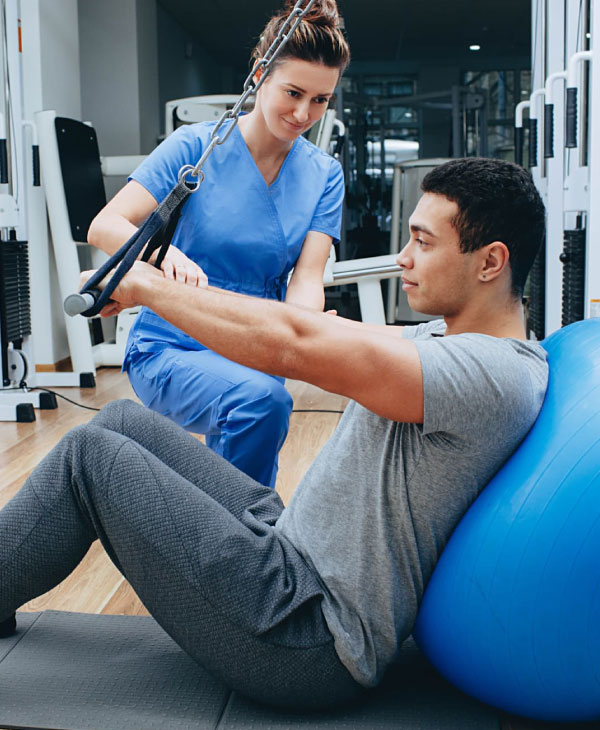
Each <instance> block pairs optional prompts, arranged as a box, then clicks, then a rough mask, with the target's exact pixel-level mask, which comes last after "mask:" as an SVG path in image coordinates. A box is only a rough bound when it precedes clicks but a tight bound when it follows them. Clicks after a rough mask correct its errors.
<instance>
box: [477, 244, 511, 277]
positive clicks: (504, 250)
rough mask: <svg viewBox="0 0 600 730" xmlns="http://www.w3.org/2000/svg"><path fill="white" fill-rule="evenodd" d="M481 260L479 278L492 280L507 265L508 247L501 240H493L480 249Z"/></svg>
mask: <svg viewBox="0 0 600 730" xmlns="http://www.w3.org/2000/svg"><path fill="white" fill-rule="evenodd" d="M481 253H482V261H481V269H480V271H479V278H480V279H481V280H483V281H492V280H493V279H495V278H496V277H498V276H499V275H500V274H501V273H502V272H503V271H504V270H505V269H506V267H507V266H508V262H509V258H510V254H509V251H508V247H507V246H506V244H505V243H502V241H493V242H492V243H488V245H487V246H484V247H483V248H482V249H481Z"/></svg>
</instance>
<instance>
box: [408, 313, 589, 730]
mask: <svg viewBox="0 0 600 730" xmlns="http://www.w3.org/2000/svg"><path fill="white" fill-rule="evenodd" d="M542 344H543V346H544V347H545V349H546V350H547V352H548V363H549V368H550V377H549V383H548V391H547V393H546V397H545V399H544V404H543V406H542V410H541V412H540V414H539V416H538V419H537V421H536V422H535V424H534V426H533V427H532V429H531V431H530V432H529V434H528V435H527V436H526V438H525V440H524V441H523V443H522V444H521V445H520V447H519V448H518V449H517V451H516V452H515V453H514V454H513V455H512V457H511V458H510V459H509V460H508V461H507V462H506V464H505V465H504V466H503V467H502V469H501V470H500V471H499V472H498V474H496V476H495V477H494V478H493V479H492V480H491V482H490V483H489V484H488V485H487V487H486V488H485V489H484V491H483V492H482V494H481V495H480V496H479V497H478V498H477V500H476V501H475V502H474V503H473V505H472V506H471V507H470V509H469V510H468V512H467V513H466V514H465V516H464V517H463V519H462V520H461V521H460V523H459V525H458V526H457V528H456V530H455V531H454V533H453V534H452V536H451V538H450V540H449V541H448V544H447V546H446V547H445V549H444V551H443V553H442V556H441V558H440V560H439V562H438V564H437V566H436V568H435V570H434V573H433V576H432V578H431V580H430V582H429V584H428V586H427V588H426V591H425V595H424V598H423V603H422V605H421V608H420V611H419V615H418V617H417V622H416V626H415V631H414V636H415V639H416V641H417V643H418V644H419V646H420V647H421V649H422V651H423V652H424V654H425V655H426V656H427V657H428V659H429V660H430V661H431V663H432V664H433V665H434V666H435V667H436V668H437V669H438V670H439V672H440V673H441V674H442V675H443V676H445V677H446V678H447V679H448V680H449V681H450V682H452V683H453V684H454V685H456V686H457V687H458V688H460V689H461V690H463V691H464V692H466V693H467V694H470V695H472V696H473V697H476V698H478V699H480V700H482V701H483V702H486V703H488V704H490V705H493V706H495V707H498V708H500V709H502V710H505V711H507V712H510V713H514V714H517V715H522V716H524V717H529V718H533V719H537V720H544V721H562V722H577V721H586V720H597V719H599V718H600V319H589V320H585V321H583V322H577V323H575V324H572V325H569V326H568V327H565V328H564V329H562V330H560V331H558V332H556V333H554V334H553V335H551V336H550V337H548V338H547V339H546V340H544V342H543V343H542Z"/></svg>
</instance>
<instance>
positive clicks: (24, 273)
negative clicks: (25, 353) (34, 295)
mask: <svg viewBox="0 0 600 730" xmlns="http://www.w3.org/2000/svg"><path fill="white" fill-rule="evenodd" d="M29 296H30V291H29V256H28V252H27V242H26V241H0V326H1V331H2V349H3V350H4V349H5V348H6V346H7V345H8V343H9V342H18V341H19V340H22V339H23V338H24V337H27V336H28V335H30V334H31V308H30V303H29Z"/></svg>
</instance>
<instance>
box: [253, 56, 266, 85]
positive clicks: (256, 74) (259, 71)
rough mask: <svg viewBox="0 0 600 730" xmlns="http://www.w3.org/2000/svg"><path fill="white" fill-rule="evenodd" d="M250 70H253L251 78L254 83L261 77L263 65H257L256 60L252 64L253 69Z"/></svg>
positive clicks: (263, 70)
mask: <svg viewBox="0 0 600 730" xmlns="http://www.w3.org/2000/svg"><path fill="white" fill-rule="evenodd" d="M257 67H258V68H257ZM255 69H256V70H255ZM252 70H253V71H254V74H253V76H252V80H253V81H254V83H255V84H258V82H259V81H260V80H261V79H262V75H263V74H264V72H265V69H264V66H261V65H259V63H258V61H256V63H255V64H254V69H252Z"/></svg>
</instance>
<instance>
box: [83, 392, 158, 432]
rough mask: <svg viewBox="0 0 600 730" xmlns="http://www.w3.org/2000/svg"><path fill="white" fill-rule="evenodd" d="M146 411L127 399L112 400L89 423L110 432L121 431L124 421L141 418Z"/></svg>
mask: <svg viewBox="0 0 600 730" xmlns="http://www.w3.org/2000/svg"><path fill="white" fill-rule="evenodd" d="M145 411H146V409H145V408H144V406H141V405H140V404H139V403H135V402H134V401H132V400H129V399H127V398H121V399H119V400H113V401H111V402H110V403H108V404H107V405H105V406H104V407H103V408H102V410H101V411H100V413H98V415H97V416H95V417H94V418H93V419H92V421H91V423H92V424H94V425H96V426H99V427H101V428H108V429H110V430H111V431H121V430H122V427H123V423H124V422H125V419H130V418H141V417H143V414H144V412H145Z"/></svg>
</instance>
